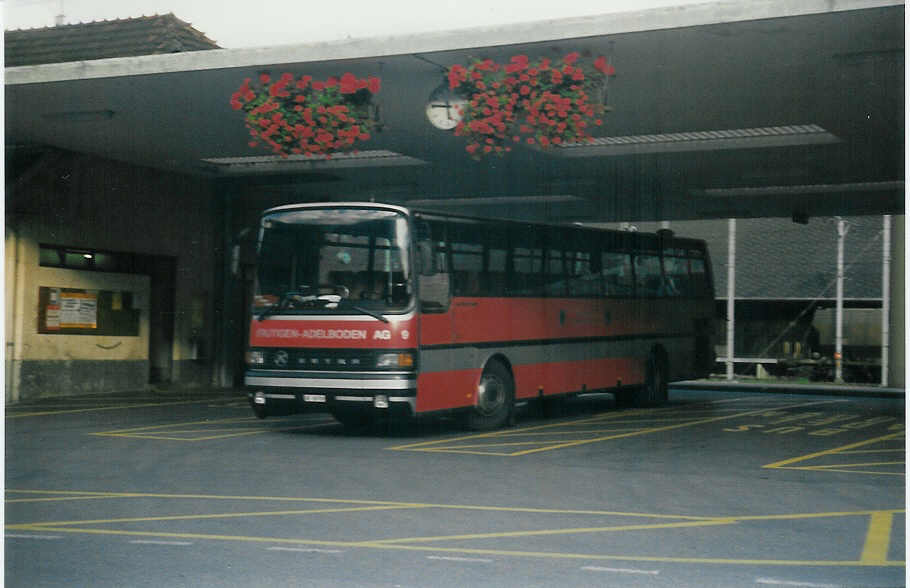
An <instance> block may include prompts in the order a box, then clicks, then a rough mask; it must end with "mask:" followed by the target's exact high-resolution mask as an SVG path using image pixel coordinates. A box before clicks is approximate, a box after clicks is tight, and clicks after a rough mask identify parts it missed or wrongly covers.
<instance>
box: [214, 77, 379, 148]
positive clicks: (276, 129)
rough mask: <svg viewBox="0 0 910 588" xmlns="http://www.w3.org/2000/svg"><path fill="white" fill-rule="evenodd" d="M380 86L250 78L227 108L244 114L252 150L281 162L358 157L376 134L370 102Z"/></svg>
mask: <svg viewBox="0 0 910 588" xmlns="http://www.w3.org/2000/svg"><path fill="white" fill-rule="evenodd" d="M380 87H381V85H380V80H379V78H377V77H373V76H370V77H368V78H365V79H361V78H358V77H357V76H355V75H354V74H352V73H346V74H344V75H343V76H341V77H340V78H336V77H330V78H328V79H327V80H324V81H320V80H314V79H313V78H312V76H307V75H305V76H301V77H300V78H299V79H295V77H294V76H293V75H292V74H289V73H285V74H282V76H281V77H280V78H278V79H277V80H272V78H271V76H269V75H268V74H262V75H260V76H259V83H258V84H253V83H252V80H251V79H250V78H247V79H246V80H244V82H243V84H242V85H241V86H240V89H239V90H237V91H236V92H234V93H233V94H232V95H231V107H232V108H233V109H234V110H243V111H244V112H245V113H246V126H247V128H248V129H249V131H250V136H251V137H252V140H251V141H250V143H249V145H250V147H263V148H265V149H268V150H270V151H272V152H273V153H275V154H277V155H280V156H282V157H288V156H289V155H292V154H294V155H296V154H303V155H325V156H326V157H331V154H332V153H337V152H344V151H356V149H355V148H354V146H355V145H356V144H357V143H358V142H361V141H368V140H369V139H370V136H371V133H372V132H373V131H374V130H375V128H376V125H377V122H376V116H375V115H376V109H375V106H374V105H373V104H372V97H373V95H374V94H376V93H377V92H379V89H380Z"/></svg>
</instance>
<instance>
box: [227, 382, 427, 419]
mask: <svg viewBox="0 0 910 588" xmlns="http://www.w3.org/2000/svg"><path fill="white" fill-rule="evenodd" d="M244 384H245V387H246V390H247V398H248V399H249V401H250V405H251V406H253V408H254V409H255V408H256V407H257V406H259V407H262V408H266V407H268V408H269V411H268V412H269V413H271V414H277V413H278V412H279V410H276V409H282V408H283V409H284V411H286V412H300V411H311V410H312V411H319V410H327V411H334V410H339V409H341V410H371V409H376V410H380V411H388V412H395V413H396V414H407V415H414V414H415V412H416V408H417V376H416V374H375V373H371V374H363V375H356V376H353V377H352V376H351V375H349V374H344V375H337V376H336V375H329V374H318V375H314V376H312V377H309V376H305V375H301V374H299V373H295V374H285V373H276V372H265V371H249V372H247V374H246V377H245V378H244ZM284 411H281V412H284Z"/></svg>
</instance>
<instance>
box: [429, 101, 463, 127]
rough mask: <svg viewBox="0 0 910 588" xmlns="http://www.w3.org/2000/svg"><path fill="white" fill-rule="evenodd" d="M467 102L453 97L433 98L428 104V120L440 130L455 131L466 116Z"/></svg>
mask: <svg viewBox="0 0 910 588" xmlns="http://www.w3.org/2000/svg"><path fill="white" fill-rule="evenodd" d="M465 104H467V101H466V100H462V99H461V98H457V97H455V96H451V97H431V98H430V101H429V102H428V103H427V119H429V121H430V123H432V125H433V126H434V127H436V128H438V129H443V130H449V129H454V128H455V126H456V125H457V124H458V122H459V121H460V120H461V119H462V117H463V116H464V114H463V113H464V107H465Z"/></svg>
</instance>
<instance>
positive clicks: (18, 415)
mask: <svg viewBox="0 0 910 588" xmlns="http://www.w3.org/2000/svg"><path fill="white" fill-rule="evenodd" d="M209 402H212V400H211V399H209V400H175V401H172V402H145V403H141V404H115V405H111V406H93V407H89V408H64V409H58V410H42V411H33V412H18V413H17V412H11V413H10V412H8V413H7V414H6V418H8V419H21V418H25V417H37V416H49V415H56V414H76V413H81V412H103V411H108V410H125V409H129V408H151V407H156V406H178V405H182V404H205V403H209Z"/></svg>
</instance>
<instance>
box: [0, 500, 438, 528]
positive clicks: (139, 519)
mask: <svg viewBox="0 0 910 588" xmlns="http://www.w3.org/2000/svg"><path fill="white" fill-rule="evenodd" d="M408 508H426V507H423V506H415V505H407V504H402V505H392V506H353V507H348V508H312V509H302V510H269V511H256V512H230V513H212V514H189V515H166V516H158V517H126V518H118V519H95V520H82V521H48V522H44V523H25V524H22V525H18V524H11V525H7V528H8V529H15V530H22V529H23V528H25V527H28V528H29V529H34V528H36V527H47V526H53V527H56V526H61V525H62V526H74V525H109V524H114V523H151V522H159V521H195V520H206V519H236V518H246V517H280V516H292V515H293V516H296V515H309V514H337V513H342V512H364V511H373V510H401V509H408Z"/></svg>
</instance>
